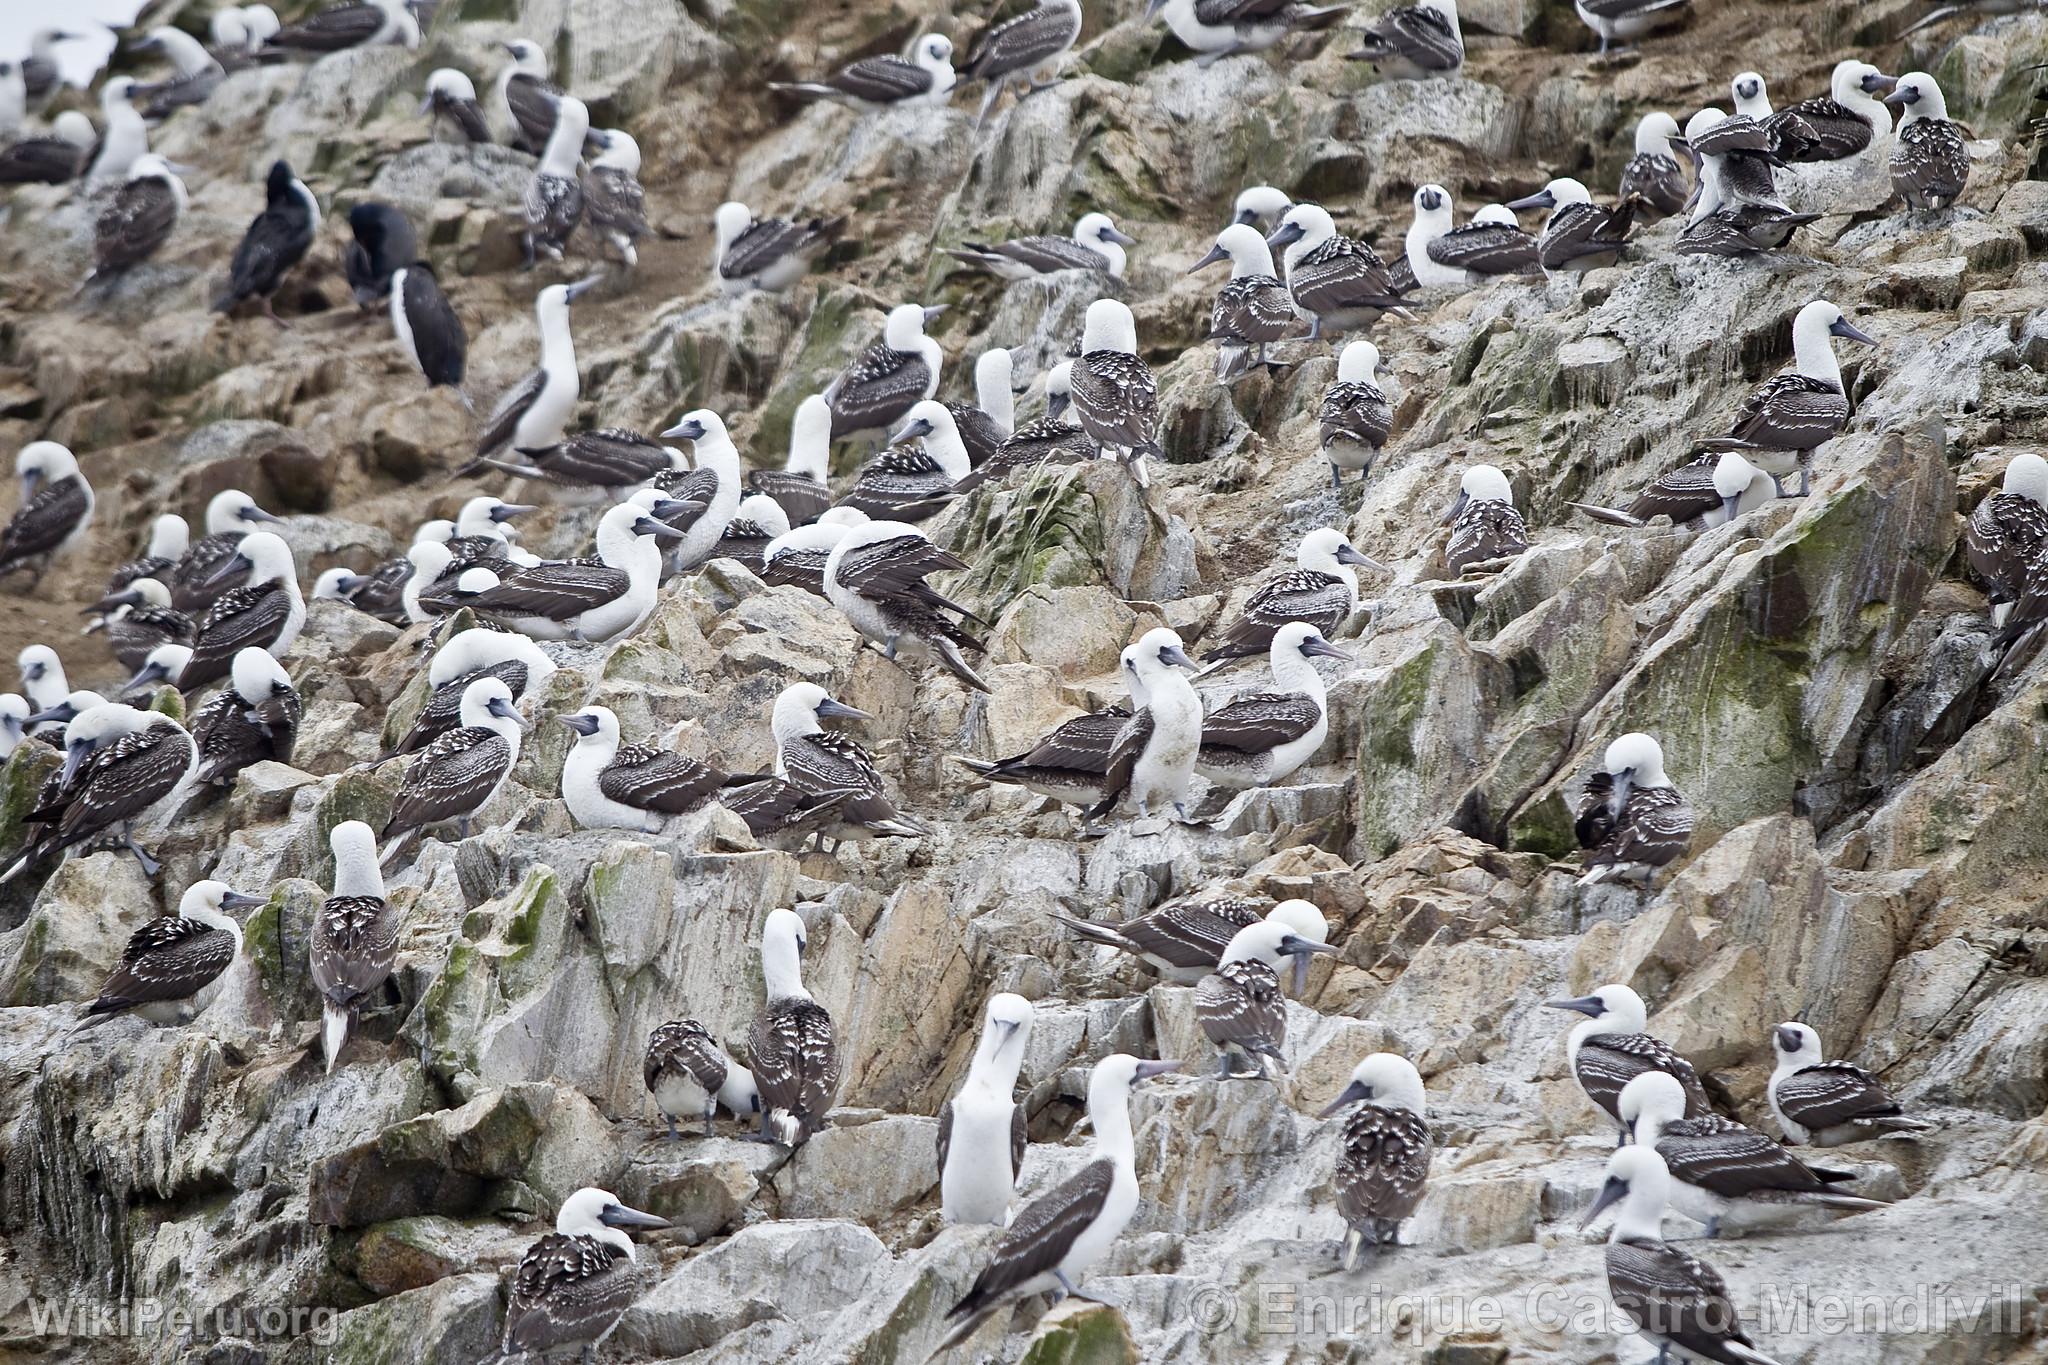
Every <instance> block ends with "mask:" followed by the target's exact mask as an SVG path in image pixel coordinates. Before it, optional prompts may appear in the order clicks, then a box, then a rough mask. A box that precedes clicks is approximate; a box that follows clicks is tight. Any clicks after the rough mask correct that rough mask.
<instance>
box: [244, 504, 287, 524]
mask: <svg viewBox="0 0 2048 1365" xmlns="http://www.w3.org/2000/svg"><path fill="white" fill-rule="evenodd" d="M235 516H236V517H238V518H239V519H241V520H243V521H267V522H271V523H273V524H275V525H278V526H282V525H284V518H283V517H273V516H272V515H270V513H268V512H266V511H264V510H263V509H262V508H261V507H258V506H256V505H255V504H254V503H251V504H250V505H249V506H247V507H244V508H243V509H242V510H241V511H239V512H237V513H235Z"/></svg>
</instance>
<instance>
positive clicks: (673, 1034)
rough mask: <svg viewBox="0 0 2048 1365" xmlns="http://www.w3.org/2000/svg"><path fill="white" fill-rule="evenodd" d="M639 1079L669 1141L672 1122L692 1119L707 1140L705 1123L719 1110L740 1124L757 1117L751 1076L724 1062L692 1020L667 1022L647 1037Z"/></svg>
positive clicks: (708, 1034) (672, 1133)
mask: <svg viewBox="0 0 2048 1365" xmlns="http://www.w3.org/2000/svg"><path fill="white" fill-rule="evenodd" d="M641 1078H642V1079H643V1080H645V1081H646V1082H647V1093H648V1094H650V1095H652V1096H654V1102H655V1104H657V1105H658V1106H660V1108H661V1116H662V1117H663V1118H664V1119H666V1120H667V1121H668V1135H669V1136H670V1137H672V1138H673V1137H675V1136H676V1120H677V1119H678V1118H680V1117H687V1116H692V1115H694V1116H696V1117H699V1118H701V1119H703V1120H704V1136H706V1137H710V1136H711V1134H712V1127H711V1120H712V1119H713V1118H714V1117H715V1116H716V1115H717V1113H718V1106H719V1105H721V1104H722V1105H724V1106H725V1109H726V1112H727V1113H729V1114H731V1115H732V1116H733V1117H734V1118H736V1119H738V1120H740V1121H741V1122H742V1123H746V1122H750V1121H751V1120H752V1119H753V1118H754V1116H755V1115H756V1114H759V1113H760V1112H761V1092H760V1090H759V1089H758V1088H756V1086H755V1085H754V1073H753V1072H751V1071H749V1070H747V1068H745V1067H743V1066H741V1065H740V1064H739V1063H738V1062H736V1061H734V1060H733V1059H732V1058H731V1057H729V1056H727V1055H726V1051H725V1049H724V1048H722V1047H720V1046H719V1045H718V1044H717V1042H716V1041H714V1040H713V1038H712V1037H711V1032H710V1030H708V1029H706V1028H705V1027H704V1026H703V1025H702V1024H700V1023H698V1022H697V1021H696V1020H695V1019H675V1020H671V1021H670V1022H668V1023H666V1024H661V1025H658V1026H657V1027H656V1028H655V1030H654V1031H653V1032H652V1033H650V1034H648V1035H647V1057H646V1060H645V1061H644V1062H643V1063H642V1064H641Z"/></svg>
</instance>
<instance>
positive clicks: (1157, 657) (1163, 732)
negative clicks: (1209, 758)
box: [1087, 626, 1202, 821]
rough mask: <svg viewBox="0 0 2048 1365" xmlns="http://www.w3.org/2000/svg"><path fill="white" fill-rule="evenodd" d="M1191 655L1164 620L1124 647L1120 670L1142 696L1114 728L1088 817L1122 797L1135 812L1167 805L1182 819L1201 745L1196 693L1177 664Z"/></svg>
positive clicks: (1145, 813)
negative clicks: (1098, 793)
mask: <svg viewBox="0 0 2048 1365" xmlns="http://www.w3.org/2000/svg"><path fill="white" fill-rule="evenodd" d="M1194 667H1195V661H1194V660H1193V659H1190V658H1189V657H1188V656H1187V651H1186V650H1185V649H1183V648H1182V647H1181V640H1180V636H1179V635H1177V634H1175V633H1174V632H1173V631H1172V630H1169V629H1167V628H1166V627H1164V626H1160V627H1158V628H1156V629H1153V630H1148V631H1146V632H1145V634H1144V635H1142V636H1140V637H1139V639H1138V643H1137V644H1136V645H1134V646H1132V647H1131V648H1130V649H1128V650H1126V651H1125V653H1124V672H1125V675H1126V676H1127V677H1129V678H1130V679H1131V680H1132V685H1131V694H1132V696H1133V697H1136V696H1138V695H1140V689H1141V688H1142V695H1143V696H1144V698H1145V701H1144V703H1143V705H1141V706H1139V707H1138V708H1137V709H1136V711H1135V712H1134V713H1133V714H1132V716H1131V718H1130V719H1129V720H1127V721H1125V722H1124V726H1123V729H1122V730H1120V731H1118V732H1117V737H1116V743H1115V744H1114V745H1113V746H1111V748H1110V754H1109V766H1108V767H1107V768H1105V769H1104V770H1103V774H1102V795H1101V796H1100V797H1099V798H1098V799H1097V800H1096V802H1095V804H1094V805H1092V806H1090V807H1089V808H1088V811H1087V817H1088V819H1089V820H1091V821H1092V820H1099V819H1102V818H1103V817H1104V816H1107V815H1109V814H1110V813H1111V812H1113V811H1114V810H1116V809H1117V807H1118V806H1119V805H1120V804H1123V803H1124V802H1125V801H1126V800H1127V799H1128V802H1129V805H1130V807H1131V809H1132V810H1133V811H1134V812H1135V813H1136V814H1137V815H1139V816H1140V817H1149V816H1151V815H1153V814H1154V813H1156V812H1158V811H1159V810H1160V809H1161V808H1162V807H1166V806H1171V807H1172V808H1173V809H1174V811H1175V812H1176V813H1177V814H1179V815H1180V817H1181V818H1182V819H1183V820H1185V819H1186V818H1187V799H1188V790H1189V787H1190V786H1191V785H1192V783H1193V781H1194V776H1195V757H1196V755H1197V754H1198V753H1199V752H1200V750H1201V747H1202V699H1201V698H1200V697H1199V696H1197V695H1195V689H1194V686H1193V685H1192V684H1191V683H1190V682H1189V681H1188V680H1187V678H1186V677H1184V676H1183V675H1182V674H1181V672H1180V671H1179V670H1181V669H1186V670H1188V671H1189V672H1193V671H1194Z"/></svg>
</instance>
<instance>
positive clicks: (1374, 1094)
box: [1317, 1052, 1425, 1118]
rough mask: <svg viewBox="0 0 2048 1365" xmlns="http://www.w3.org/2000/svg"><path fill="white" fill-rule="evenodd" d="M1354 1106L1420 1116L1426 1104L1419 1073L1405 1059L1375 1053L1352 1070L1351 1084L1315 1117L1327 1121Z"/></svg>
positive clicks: (1388, 1053) (1389, 1054)
mask: <svg viewBox="0 0 2048 1365" xmlns="http://www.w3.org/2000/svg"><path fill="white" fill-rule="evenodd" d="M1354 1104H1376V1105H1379V1106H1380V1107H1382V1108H1385V1109H1406V1110H1407V1111H1408V1112H1409V1113H1411V1114H1414V1115H1416V1116H1417V1117H1421V1116H1422V1114H1423V1112H1424V1110H1423V1106H1424V1104H1425V1099H1424V1095H1423V1089H1422V1073H1421V1072H1419V1071H1417V1070H1416V1069H1415V1063H1413V1062H1411V1061H1409V1060H1408V1059H1407V1058H1406V1057H1400V1056H1396V1055H1395V1054H1394V1053H1391V1052H1375V1053H1373V1054H1372V1055H1370V1056H1368V1057H1367V1058H1366V1059H1365V1060H1364V1061H1362V1062H1360V1063H1359V1064H1358V1065H1357V1066H1354V1067H1352V1068H1351V1083H1350V1084H1349V1085H1347V1086H1345V1087H1344V1089H1343V1090H1342V1092H1340V1093H1339V1094H1338V1096H1337V1098H1336V1099H1334V1100H1332V1101H1330V1103H1329V1105H1328V1106H1327V1107H1326V1108H1325V1109H1324V1110H1323V1112H1322V1113H1321V1114H1319V1115H1317V1117H1318V1118H1328V1117H1330V1116H1331V1115H1332V1114H1335V1113H1338V1112H1340V1111H1341V1110H1344V1109H1348V1108H1349V1107H1351V1106H1352V1105H1354Z"/></svg>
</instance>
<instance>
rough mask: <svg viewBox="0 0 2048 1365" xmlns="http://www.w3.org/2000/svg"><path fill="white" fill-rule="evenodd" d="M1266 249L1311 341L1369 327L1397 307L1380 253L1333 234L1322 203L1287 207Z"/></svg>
mask: <svg viewBox="0 0 2048 1365" xmlns="http://www.w3.org/2000/svg"><path fill="white" fill-rule="evenodd" d="M1266 245H1267V246H1269V247H1271V248H1272V249H1274V250H1276V251H1280V252H1281V253H1282V255H1281V265H1282V269H1281V274H1282V276H1284V277H1285V279H1286V281H1287V292H1288V293H1289V294H1290V295H1291V296H1292V297H1293V299H1294V306H1295V307H1296V308H1298V309H1300V310H1301V311H1302V312H1303V313H1306V314H1307V315H1308V319H1309V330H1308V334H1309V337H1310V339H1311V340H1313V339H1315V338H1317V337H1320V336H1322V335H1323V333H1324V332H1325V331H1333V332H1350V331H1357V330H1360V329H1362V328H1366V327H1370V326H1372V325H1373V324H1374V323H1375V322H1378V321H1379V320H1380V318H1381V317H1383V316H1385V315H1386V314H1387V313H1390V312H1394V311H1396V310H1398V309H1399V308H1400V306H1401V299H1400V291H1399V290H1398V289H1396V288H1395V286H1394V279H1393V276H1392V275H1390V274H1388V273H1387V266H1386V262H1384V261H1382V260H1381V259H1380V254H1379V252H1377V251H1375V250H1373V247H1372V244H1371V243H1370V242H1364V241H1360V240H1359V239H1358V238H1356V237H1346V236H1345V235H1344V234H1343V233H1341V232H1339V231H1337V224H1336V221H1335V220H1334V219H1332V218H1331V217H1330V211H1329V210H1328V209H1326V208H1324V207H1323V206H1322V205H1321V204H1295V205H1292V206H1290V207H1289V208H1288V210H1287V211H1286V212H1285V213H1284V214H1282V215H1281V218H1280V225H1279V226H1278V227H1276V228H1274V229H1273V233H1272V235H1271V236H1270V237H1268V238H1266Z"/></svg>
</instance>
